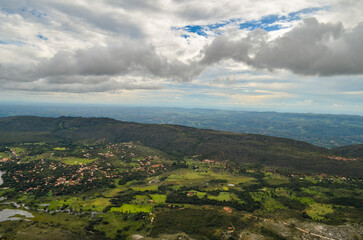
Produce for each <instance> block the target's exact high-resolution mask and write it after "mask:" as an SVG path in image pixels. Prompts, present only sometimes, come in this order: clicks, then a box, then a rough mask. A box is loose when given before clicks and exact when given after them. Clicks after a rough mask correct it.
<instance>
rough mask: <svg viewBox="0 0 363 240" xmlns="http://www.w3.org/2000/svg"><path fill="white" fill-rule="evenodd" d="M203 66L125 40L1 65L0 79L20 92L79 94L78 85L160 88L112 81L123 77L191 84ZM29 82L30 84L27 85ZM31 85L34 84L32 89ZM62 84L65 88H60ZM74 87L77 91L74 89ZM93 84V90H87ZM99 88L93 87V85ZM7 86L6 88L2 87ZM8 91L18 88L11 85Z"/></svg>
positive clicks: (139, 41) (142, 44)
mask: <svg viewBox="0 0 363 240" xmlns="http://www.w3.org/2000/svg"><path fill="white" fill-rule="evenodd" d="M201 70H202V69H201V68H200V66H199V65H198V64H197V63H196V62H193V61H190V62H188V63H183V62H181V61H178V60H168V59H167V58H166V57H164V56H162V55H161V54H158V53H157V52H156V51H155V48H154V47H153V46H152V45H150V44H147V43H145V42H143V41H141V40H131V39H123V40H119V41H118V42H112V43H111V42H110V43H109V44H108V45H106V46H95V47H91V48H88V49H80V50H77V51H75V52H69V51H60V52H58V53H56V54H55V55H54V56H53V57H51V58H49V59H43V60H41V61H40V62H38V63H36V64H33V65H28V66H27V67H21V66H18V65H16V66H8V65H7V66H6V65H0V80H2V81H8V82H17V84H18V83H19V82H24V83H23V84H21V85H19V86H21V87H19V89H26V90H36V89H38V90H41V91H43V90H45V89H44V87H41V84H44V86H47V87H49V86H50V84H57V87H54V88H53V87H49V88H48V90H49V91H53V90H57V91H58V90H62V89H63V90H64V91H71V92H74V91H76V92H77V91H79V90H78V88H79V87H77V86H78V85H84V88H83V91H102V90H103V91H109V90H113V89H140V88H141V89H158V88H160V87H155V86H154V85H150V83H147V82H146V83H144V84H143V85H135V84H133V83H132V82H130V83H128V84H126V83H125V82H123V83H122V84H120V83H119V82H118V81H111V80H109V79H111V78H113V77H120V76H133V75H134V76H141V77H144V78H148V79H153V78H162V79H169V80H175V81H190V80H191V79H192V78H193V77H195V76H197V75H198V74H199V73H200V72H201ZM130 81H132V79H131V80H130ZM26 82H28V84H26ZM29 83H33V86H32V87H31V86H30V85H31V84H29ZM60 84H66V86H63V87H60ZM72 84H73V87H74V88H75V89H76V90H72V89H71V88H72ZM87 84H88V85H91V87H87ZM95 84H96V85H99V86H98V87H97V86H93V85H95ZM3 86H4V85H3ZM9 86H10V87H8V89H16V87H14V84H10V85H9Z"/></svg>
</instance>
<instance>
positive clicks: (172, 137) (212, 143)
mask: <svg viewBox="0 0 363 240" xmlns="http://www.w3.org/2000/svg"><path fill="white" fill-rule="evenodd" d="M0 135H1V137H0V143H2V144H11V143H20V142H44V141H46V142H59V143H63V144H84V143H92V144H94V143H120V142H129V141H134V142H140V143H141V144H143V145H144V146H147V147H151V148H155V149H158V150H161V151H164V152H166V153H167V154H170V155H173V156H176V157H179V158H183V157H185V156H195V157H197V158H199V159H213V160H218V161H230V162H233V163H235V164H239V165H240V164H259V165H262V166H268V167H272V168H281V169H285V170H287V171H291V170H293V171H297V172H306V173H327V174H337V175H349V176H354V177H362V176H363V175H362V172H363V162H362V160H361V159H358V160H354V161H346V160H347V158H337V156H336V153H337V152H335V151H332V150H328V149H325V148H321V147H317V146H314V145H312V144H308V143H305V142H301V141H296V140H291V139H286V138H277V137H270V136H264V135H257V134H237V133H229V132H219V131H213V130H206V129H197V128H191V127H185V126H178V125H164V124H163V125H158V124H140V123H133V122H121V121H117V120H114V119H109V118H82V117H60V118H41V117H26V116H22V117H5V118H0ZM342 153H343V152H342ZM338 157H339V156H338ZM337 159H338V160H337ZM339 159H340V160H339ZM348 160H349V159H348Z"/></svg>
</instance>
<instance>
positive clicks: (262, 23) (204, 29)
mask: <svg viewBox="0 0 363 240" xmlns="http://www.w3.org/2000/svg"><path fill="white" fill-rule="evenodd" d="M322 9H324V8H305V9H302V10H299V11H296V12H291V13H289V14H288V15H287V16H282V15H277V14H273V15H268V16H265V17H262V18H261V19H259V20H252V21H245V22H243V20H242V18H235V19H230V20H227V21H221V22H218V23H214V24H207V25H187V26H184V27H172V28H171V29H172V30H173V31H184V32H183V33H182V34H181V37H183V38H189V37H190V35H189V34H188V33H196V34H198V35H199V36H203V37H208V32H210V31H212V32H214V34H218V33H217V32H216V30H217V29H218V28H222V27H225V26H227V25H229V24H236V23H239V25H238V26H239V29H247V30H250V31H253V30H255V29H264V30H266V31H276V30H279V29H282V28H283V26H282V25H281V24H280V22H282V21H284V22H291V21H295V20H300V19H301V17H302V15H304V14H308V13H313V12H317V11H319V10H322ZM185 32H186V33H185Z"/></svg>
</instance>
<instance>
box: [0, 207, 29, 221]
mask: <svg viewBox="0 0 363 240" xmlns="http://www.w3.org/2000/svg"><path fill="white" fill-rule="evenodd" d="M18 216H24V218H23V217H18ZM33 217H34V216H33V214H31V213H29V212H27V211H23V210H18V209H4V210H2V211H0V222H4V221H15V220H25V221H29V219H27V218H33Z"/></svg>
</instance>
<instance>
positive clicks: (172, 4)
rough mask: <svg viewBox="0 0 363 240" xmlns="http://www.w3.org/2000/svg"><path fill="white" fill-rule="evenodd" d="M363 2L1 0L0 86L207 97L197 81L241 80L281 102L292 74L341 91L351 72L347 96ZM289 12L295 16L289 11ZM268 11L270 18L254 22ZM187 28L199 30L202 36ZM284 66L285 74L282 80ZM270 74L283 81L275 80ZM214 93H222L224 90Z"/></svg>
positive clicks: (358, 70) (360, 67)
mask: <svg viewBox="0 0 363 240" xmlns="http://www.w3.org/2000/svg"><path fill="white" fill-rule="evenodd" d="M362 7H363V1H361V0H358V1H357V0H318V1H316V0H314V1H313V0H304V1H288V2H286V1H284V0H277V1H263V0H259V1H256V0H246V1H243V2H241V1H239V0H203V1H201V0H185V1H184V0H183V1H179V0H178V1H177V0H166V1H162V0H133V1H129V0H120V1H116V0H104V1H98V0H76V1H74V0H72V1H71V0H54V1H47V0H37V1H35V0H19V1H2V2H1V3H0V9H1V10H0V20H1V22H2V24H1V25H0V55H1V56H2V57H1V59H0V90H1V91H3V92H4V91H10V90H11V91H13V92H16V91H19V94H24V91H28V92H36V91H41V92H46V91H49V92H64V93H82V92H115V91H117V90H122V89H124V90H136V89H144V90H149V91H150V92H152V91H157V90H158V89H163V91H164V92H165V91H168V89H169V90H170V91H171V90H172V89H170V88H173V90H175V89H179V90H180V91H181V92H183V91H186V90H185V87H186V88H189V87H191V86H194V87H195V90H193V92H194V93H195V94H197V92H198V91H199V93H201V94H202V93H203V94H205V93H207V92H208V91H209V89H208V88H206V89H203V90H201V88H202V87H206V86H211V85H213V86H214V87H216V88H217V87H218V86H221V85H223V81H224V80H225V81H226V83H227V84H230V85H231V84H232V85H233V83H234V82H235V81H237V82H238V81H242V80H243V79H245V80H246V79H248V88H249V90H251V91H252V92H253V91H259V93H263V92H264V91H270V90H271V89H268V88H270V87H271V86H273V87H274V88H280V87H281V89H284V91H285V90H286V91H285V92H281V93H280V95H281V96H283V98H284V99H285V98H286V97H287V96H291V95H294V94H292V93H291V92H287V91H291V88H292V86H297V85H296V83H295V82H296V81H301V82H299V84H298V85H299V88H302V89H305V88H304V87H303V85H304V82H303V81H306V82H309V81H310V80H309V81H308V80H304V79H303V78H301V77H300V76H312V77H313V78H314V79H315V80H314V81H320V80H319V79H322V78H320V77H324V82H325V81H326V79H327V78H329V77H331V78H334V76H339V79H341V80H339V81H341V82H342V84H338V85H339V87H337V88H336V89H335V90H336V93H337V94H339V88H342V89H343V88H348V87H344V82H349V81H346V79H348V78H349V77H350V76H353V75H354V79H355V82H354V83H355V84H356V86H355V88H354V89H353V92H354V90H356V91H358V92H359V91H362V90H363V86H362V85H363V84H362V83H361V81H360V80H359V79H362V74H363V50H362V47H361V43H362V42H363V24H362V23H363V15H362V14H361V10H360V9H362ZM304 9H307V10H306V11H302V10H304ZM309 9H315V10H314V11H309ZM292 13H295V14H296V13H299V15H298V17H291V16H292V15H289V14H292ZM268 16H270V17H271V18H272V22H269V21H268V20H266V22H261V21H262V19H264V18H266V17H268ZM294 16H295V15H294ZM274 21H275V22H274ZM227 22H228V23H229V24H223V23H227ZM244 22H248V23H251V22H252V23H256V26H257V25H258V24H261V26H264V27H266V29H267V28H268V27H274V26H275V27H276V26H277V25H276V24H278V26H279V27H278V28H276V29H274V31H271V32H266V31H265V30H261V29H256V30H253V29H248V28H245V29H241V27H240V24H242V23H244ZM218 24H219V26H218V28H215V29H213V26H216V25H218ZM274 24H275V25H274ZM186 26H189V27H193V26H194V27H198V26H199V27H201V28H204V29H203V31H204V33H205V35H203V34H200V33H198V32H197V31H194V30H187V29H186V28H185V27H186ZM206 26H207V27H206ZM183 36H184V37H183ZM219 69H223V70H221V71H220V70H219ZM256 71H258V72H260V73H261V72H262V73H263V75H264V76H268V77H266V78H265V80H266V83H265V86H266V87H265V88H264V84H263V83H261V82H256V81H258V79H255V78H254V72H256ZM270 71H273V73H271V72H270ZM286 72H288V74H289V76H290V78H289V79H285V78H284V77H285V75H284V74H286ZM295 74H296V75H295ZM232 75H233V78H231V77H230V76H232ZM247 75H248V76H247ZM241 78H242V79H241ZM272 78H274V79H273V81H272V80H271V82H268V81H270V80H269V79H272ZM276 78H281V79H284V81H282V82H279V83H278V84H276V82H277V81H278V80H277V79H276ZM231 79H232V80H231ZM309 79H310V78H309ZM357 79H358V80H357ZM327 81H328V82H329V79H328V80H327ZM337 81H338V80H337V78H334V79H332V80H331V81H330V82H337ZM205 82H208V83H207V84H204V83H205ZM200 83H203V84H201V85H199V84H200ZM216 83H218V84H216ZM193 84H195V85H193ZM208 84H209V85H208ZM284 84H285V85H284ZM309 84H311V83H310V82H309ZM217 85H218V86H217ZM237 85H238V84H237ZM239 86H240V87H241V88H243V87H242V86H241V85H239ZM243 86H246V85H243ZM284 86H285V87H284ZM332 87H334V84H333V85H332ZM235 88H237V86H236V85H235ZM306 89H307V88H306ZM349 89H350V87H349ZM220 90H221V91H224V93H223V94H224V96H228V92H226V91H228V89H225V88H223V89H220ZM158 91H160V90H158ZM188 91H189V90H188ZM213 91H214V93H215V92H216V91H217V90H216V89H214V90H213ZM332 91H333V90H332ZM135 92H137V91H135ZM231 94H232V92H231ZM238 94H243V93H241V92H239V93H235V92H233V96H234V99H243V96H238ZM301 94H302V93H301ZM301 94H300V95H299V96H302V95H301ZM305 94H306V95H308V94H309V93H308V92H306V93H305ZM314 94H315V95H317V93H314ZM271 95H274V97H276V99H277V98H278V96H279V94H271ZM322 95H323V94H322ZM340 95H344V94H343V93H342V94H340ZM345 95H346V94H345ZM349 95H351V96H352V94H349ZM353 95H354V96H356V94H353ZM12 96H13V95H12ZM155 96H156V97H157V94H156V95H155ZM307 98H309V97H308V96H307ZM302 101H303V100H302ZM355 101H356V100H355ZM343 105H344V104H343Z"/></svg>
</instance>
